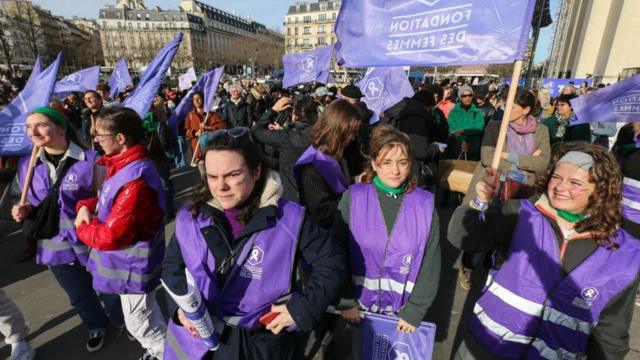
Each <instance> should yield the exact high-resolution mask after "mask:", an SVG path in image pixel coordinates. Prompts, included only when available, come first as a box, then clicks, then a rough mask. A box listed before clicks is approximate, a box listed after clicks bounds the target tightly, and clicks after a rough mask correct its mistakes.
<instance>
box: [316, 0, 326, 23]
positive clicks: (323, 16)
mask: <svg viewBox="0 0 640 360" xmlns="http://www.w3.org/2000/svg"><path fill="white" fill-rule="evenodd" d="M320 5H322V4H320ZM325 5H326V4H325ZM318 21H327V14H320V15H318Z"/></svg>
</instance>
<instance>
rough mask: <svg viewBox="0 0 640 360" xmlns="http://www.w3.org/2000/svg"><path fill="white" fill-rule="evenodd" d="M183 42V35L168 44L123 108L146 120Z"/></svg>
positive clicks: (145, 73) (180, 34)
mask: <svg viewBox="0 0 640 360" xmlns="http://www.w3.org/2000/svg"><path fill="white" fill-rule="evenodd" d="M181 42H182V33H181V32H179V33H178V35H177V36H176V37H175V38H174V39H173V40H171V41H170V42H169V43H167V44H166V45H165V46H164V47H163V48H162V49H160V51H159V52H158V54H157V55H156V57H155V58H154V59H153V61H151V63H150V64H149V66H148V67H147V70H145V72H144V73H143V74H142V78H141V79H140V82H139V83H138V86H137V87H136V89H135V90H134V91H133V93H132V94H131V95H129V97H127V98H126V99H125V101H124V103H123V104H122V106H125V107H128V108H130V109H133V110H135V111H136V112H137V113H138V115H140V117H141V118H144V117H145V115H146V114H147V111H148V110H149V109H150V108H151V103H152V102H153V98H154V97H155V96H156V93H157V92H158V89H159V88H160V85H161V84H162V80H163V79H164V75H165V73H166V72H167V69H168V68H169V65H171V62H172V61H173V57H174V56H175V55H176V52H178V47H180V43H181Z"/></svg>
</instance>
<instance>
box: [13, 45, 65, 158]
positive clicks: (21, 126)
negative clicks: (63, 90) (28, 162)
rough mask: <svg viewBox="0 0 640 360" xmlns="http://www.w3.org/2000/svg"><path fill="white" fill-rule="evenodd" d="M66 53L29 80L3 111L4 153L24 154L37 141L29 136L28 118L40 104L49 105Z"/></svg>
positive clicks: (60, 54) (29, 150) (59, 55)
mask: <svg viewBox="0 0 640 360" xmlns="http://www.w3.org/2000/svg"><path fill="white" fill-rule="evenodd" d="M61 59H62V53H59V54H58V57H57V58H56V61H54V62H53V63H52V64H51V65H49V67H48V68H46V69H45V70H44V71H42V72H40V73H39V74H38V75H37V76H36V77H35V78H33V81H31V80H30V81H28V82H27V85H26V86H25V87H24V89H22V91H21V92H20V94H18V96H17V97H16V98H15V99H13V101H12V102H11V103H10V104H9V105H7V106H5V107H4V108H3V109H2V111H0V156H15V155H24V154H28V153H29V152H31V147H32V146H33V143H32V142H31V140H30V139H29V137H28V136H27V127H26V123H25V121H26V118H27V116H28V115H29V114H30V113H31V112H32V111H33V110H34V109H35V108H37V107H39V106H47V105H49V100H50V99H51V93H52V92H53V88H54V86H55V83H56V75H57V74H58V68H59V67H60V61H61Z"/></svg>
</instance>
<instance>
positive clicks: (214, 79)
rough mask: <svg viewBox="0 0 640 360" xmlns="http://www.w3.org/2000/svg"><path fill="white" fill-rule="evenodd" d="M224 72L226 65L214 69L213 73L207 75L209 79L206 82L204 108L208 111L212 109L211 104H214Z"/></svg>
mask: <svg viewBox="0 0 640 360" xmlns="http://www.w3.org/2000/svg"><path fill="white" fill-rule="evenodd" d="M222 74H224V66H221V67H219V68H216V69H215V70H213V74H212V75H210V76H207V79H206V80H205V83H204V108H205V110H206V111H207V112H209V110H211V105H212V104H213V99H215V98H216V92H217V90H218V84H219V83H220V79H221V78H222Z"/></svg>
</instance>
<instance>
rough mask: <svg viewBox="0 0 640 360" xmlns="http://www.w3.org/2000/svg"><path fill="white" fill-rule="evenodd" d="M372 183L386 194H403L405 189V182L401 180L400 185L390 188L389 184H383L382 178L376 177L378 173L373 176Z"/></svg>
mask: <svg viewBox="0 0 640 360" xmlns="http://www.w3.org/2000/svg"><path fill="white" fill-rule="evenodd" d="M373 183H374V184H375V185H376V187H377V188H378V189H380V190H382V191H384V192H386V193H388V194H393V195H400V194H404V193H405V192H406V191H407V182H406V181H405V182H403V183H402V185H400V186H398V187H397V188H392V187H390V186H387V185H385V184H384V183H383V182H382V180H380V178H379V177H378V175H376V176H374V177H373Z"/></svg>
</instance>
